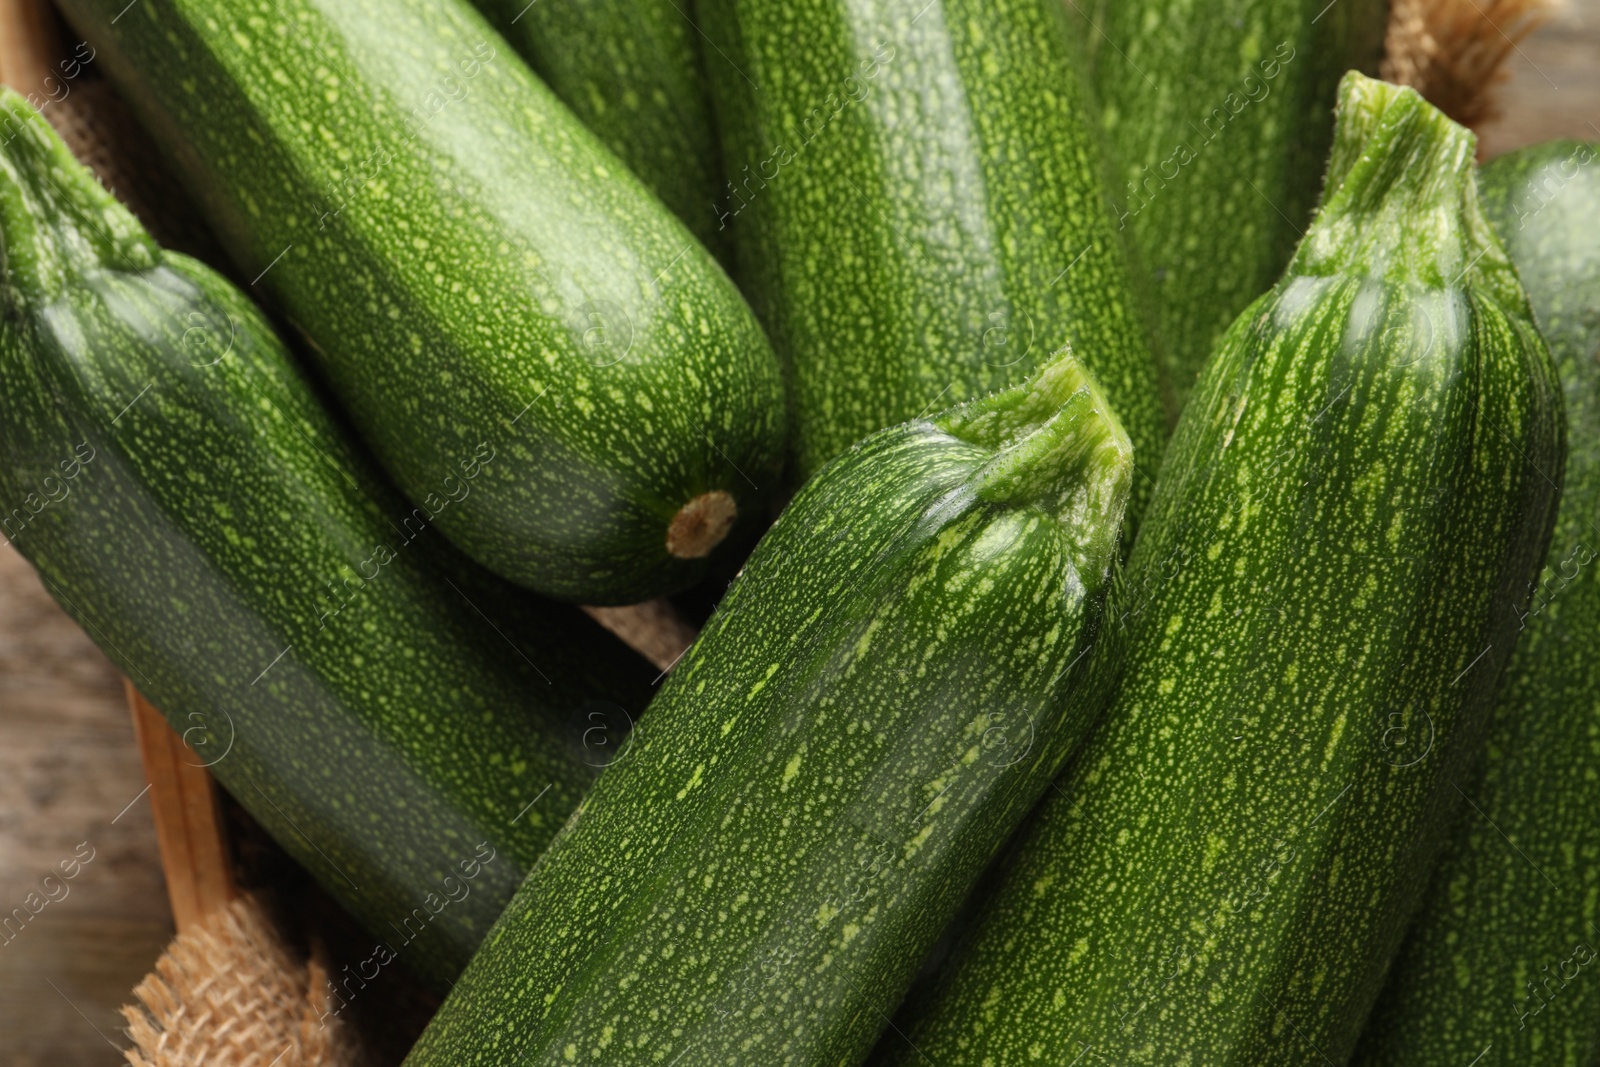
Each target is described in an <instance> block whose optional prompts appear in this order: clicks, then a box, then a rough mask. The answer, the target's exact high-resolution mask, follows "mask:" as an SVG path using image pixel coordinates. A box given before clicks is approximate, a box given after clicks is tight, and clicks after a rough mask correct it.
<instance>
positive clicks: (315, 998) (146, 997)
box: [122, 897, 360, 1067]
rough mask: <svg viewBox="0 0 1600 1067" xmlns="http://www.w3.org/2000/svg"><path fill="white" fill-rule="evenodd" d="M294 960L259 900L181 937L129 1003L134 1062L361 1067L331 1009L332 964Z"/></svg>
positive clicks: (245, 901) (246, 901) (146, 1065)
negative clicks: (136, 1003) (134, 1001)
mask: <svg viewBox="0 0 1600 1067" xmlns="http://www.w3.org/2000/svg"><path fill="white" fill-rule="evenodd" d="M319 956H320V953H317V952H313V954H312V958H311V959H310V960H309V961H301V960H298V959H296V958H295V956H294V955H293V953H291V951H290V950H289V948H288V947H287V946H286V945H285V944H284V942H283V938H282V937H281V936H280V935H279V933H278V931H277V929H276V928H275V927H274V926H273V923H272V920H271V919H270V918H269V917H268V915H267V914H266V912H265V911H264V910H263V909H262V907H261V905H260V904H259V903H257V902H256V901H255V900H254V899H253V898H250V897H242V898H240V899H239V900H236V901H234V902H233V903H232V904H230V905H229V906H228V908H227V909H226V910H224V911H219V912H217V913H215V914H213V915H210V916H207V918H206V920H205V923H204V925H202V926H201V927H200V928H199V929H196V930H190V931H187V932H185V933H182V934H179V935H178V937H177V938H175V939H174V940H173V942H172V944H171V945H170V946H168V948H167V951H166V952H165V953H164V954H163V955H162V957H161V959H159V960H158V961H156V969H155V973H153V974H150V975H146V976H145V979H144V981H142V982H140V983H139V984H138V986H136V987H135V988H134V991H133V993H134V996H136V997H137V998H138V999H139V1004H140V1006H139V1007H135V1006H133V1005H126V1006H124V1007H123V1009H122V1015H123V1017H124V1018H125V1019H127V1020H128V1036H129V1037H130V1038H132V1039H133V1043H134V1047H133V1048H130V1049H128V1050H127V1051H126V1052H125V1053H124V1055H125V1056H127V1058H128V1062H129V1063H130V1064H132V1065H133V1067H360V1057H359V1056H358V1055H357V1050H356V1048H355V1043H354V1039H353V1036H352V1035H351V1034H350V1033H349V1030H348V1027H343V1026H342V1025H341V1024H340V1023H339V1020H338V1019H337V1018H335V1017H334V1016H333V1015H330V1014H328V1012H329V1010H330V1007H331V1004H330V1000H329V993H328V983H327V973H328V972H327V965H326V962H325V961H324V960H322V959H320V958H319Z"/></svg>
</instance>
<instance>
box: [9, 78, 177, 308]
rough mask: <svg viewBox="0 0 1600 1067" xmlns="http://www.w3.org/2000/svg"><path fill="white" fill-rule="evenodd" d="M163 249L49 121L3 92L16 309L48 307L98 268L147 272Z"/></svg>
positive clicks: (11, 278) (11, 301)
mask: <svg viewBox="0 0 1600 1067" xmlns="http://www.w3.org/2000/svg"><path fill="white" fill-rule="evenodd" d="M159 255H160V250H159V248H158V247H157V245H156V243H155V242H154V241H153V240H152V239H151V238H150V236H149V234H147V233H145V231H144V228H143V227H142V226H140V225H139V223H138V221H137V220H136V219H134V217H133V216H132V215H131V214H129V213H128V211H127V209H126V208H124V207H123V206H122V205H121V204H119V203H117V201H116V200H115V198H113V197H112V196H111V194H110V193H108V192H106V190H105V189H104V188H103V187H102V186H101V185H100V183H99V182H97V181H96V180H95V179H94V176H93V175H92V174H90V173H89V171H88V170H86V169H85V168H84V167H82V166H80V165H79V164H78V162H77V160H75V159H74V158H73V156H72V153H71V152H70V151H69V150H68V149H67V146H66V145H64V144H63V143H62V142H61V139H60V138H59V137H57V136H56V135H55V131H54V130H52V129H51V128H50V124H49V123H48V122H46V121H45V119H44V117H43V116H42V115H40V114H39V113H38V112H37V111H35V110H34V109H33V107H32V106H31V105H29V103H28V102H27V101H26V100H25V99H23V98H22V97H21V96H19V95H17V94H16V93H15V92H12V91H11V90H10V89H3V88H0V256H3V261H4V264H5V269H4V278H3V280H0V287H3V291H4V294H5V299H6V302H7V304H8V306H11V307H19V306H43V305H46V304H48V303H50V302H52V301H54V300H55V299H56V297H58V296H59V295H60V294H61V292H62V291H63V290H64V289H65V288H66V285H67V283H68V281H69V280H70V279H72V278H74V277H76V276H79V275H81V274H84V273H86V272H88V271H91V270H102V269H105V268H108V267H109V268H112V269H122V270H144V269H148V268H149V267H152V266H154V265H155V264H156V262H157V259H158V257H159Z"/></svg>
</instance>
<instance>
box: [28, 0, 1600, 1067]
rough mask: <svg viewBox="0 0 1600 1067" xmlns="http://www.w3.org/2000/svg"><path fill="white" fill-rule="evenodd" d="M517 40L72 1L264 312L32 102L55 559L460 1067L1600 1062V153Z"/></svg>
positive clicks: (1154, 46) (788, 6)
mask: <svg viewBox="0 0 1600 1067" xmlns="http://www.w3.org/2000/svg"><path fill="white" fill-rule="evenodd" d="M482 6H483V8H484V11H483V12H482V13H480V12H478V11H477V10H475V9H473V8H471V7H469V6H467V4H466V3H464V2H463V0H427V2H424V0H231V2H229V3H219V2H217V0H141V2H140V3H138V4H136V5H133V6H131V7H130V6H125V5H124V3H123V0H63V4H62V7H63V9H64V12H65V14H66V15H67V17H68V20H69V21H70V22H71V24H72V25H73V26H74V27H75V28H76V29H77V30H78V32H80V33H81V34H82V35H83V36H84V37H85V38H86V39H87V40H88V41H89V42H90V43H91V44H92V45H93V47H94V48H95V50H96V55H97V57H99V62H101V63H102V64H103V67H104V69H105V72H106V73H107V75H108V76H109V77H111V78H112V79H113V80H114V81H115V82H116V84H117V85H118V87H119V88H120V89H121V91H122V92H123V93H124V95H125V96H126V97H127V98H128V99H129V100H130V102H131V103H132V104H133V105H134V106H135V108H136V110H137V111H138V113H139V115H140V117H141V119H142V121H143V122H144V123H145V125H146V126H147V128H148V130H149V132H150V134H151V136H152V137H154V138H155V139H156V140H157V141H158V142H160V143H161V144H162V145H163V146H164V147H165V149H166V151H167V152H168V154H169V155H170V158H171V159H172V160H173V161H174V163H175V165H176V167H177V169H178V170H179V172H180V173H181V176H182V178H183V179H184V181H185V183H186V185H187V186H188V188H189V190H190V192H191V193H192V195H193V198H194V202H195V204H196V206H197V207H198V209H199V211H200V213H201V214H202V215H203V216H204V218H205V219H206V221H207V222H208V224H209V225H210V227H211V228H212V229H213V230H214V232H215V233H216V234H217V236H218V237H219V238H220V241H221V245H222V246H223V247H224V248H225V249H226V252H227V254H228V256H229V257H230V261H229V262H228V263H217V264H209V265H208V264H202V263H199V262H197V261H195V260H192V259H189V258H187V257H184V256H181V255H178V254H176V253H173V252H170V251H166V250H163V249H162V248H161V247H160V246H159V245H157V244H156V243H155V241H153V240H152V239H151V237H150V236H149V235H148V234H147V233H146V232H145V231H144V229H143V228H142V227H141V226H140V224H139V223H138V222H137V221H136V220H135V219H134V218H133V217H132V216H131V215H129V214H128V212H127V211H126V210H124V209H123V208H122V207H121V206H120V205H118V204H117V203H116V202H115V201H114V200H113V199H112V198H111V197H110V196H109V195H108V194H107V193H106V192H105V191H104V190H103V189H102V188H101V187H100V186H99V185H98V184H97V183H96V182H95V180H94V178H93V177H92V176H90V175H89V174H88V172H86V171H85V170H83V169H82V168H81V167H80V166H79V165H78V164H77V163H76V162H75V161H74V160H73V159H72V158H71V156H70V155H69V154H68V152H67V150H66V149H65V148H64V147H63V146H62V144H61V143H60V141H59V140H57V139H56V138H55V136H54V134H53V133H52V132H51V131H50V129H49V127H48V125H47V124H46V123H45V122H44V121H43V120H42V119H41V118H40V117H39V116H38V115H37V114H35V113H34V112H32V111H31V109H29V107H28V105H27V104H26V103H25V102H23V101H22V100H21V99H20V98H19V97H16V96H15V95H13V94H7V95H5V96H4V97H3V98H0V110H3V114H4V120H5V125H6V138H5V141H4V144H3V145H0V247H3V250H4V258H3V278H0V291H3V294H4V298H5V315H4V317H3V319H0V402H3V404H4V418H3V419H0V492H3V493H4V499H3V500H0V504H3V506H4V509H5V510H4V514H3V518H0V522H3V524H4V532H5V534H6V535H7V537H8V538H9V539H10V540H11V541H12V543H13V544H14V545H15V546H16V547H17V548H18V549H19V550H20V551H22V552H23V553H24V554H25V555H26V556H27V557H28V558H29V559H30V560H31V561H32V562H33V564H34V565H35V566H36V568H37V569H38V571H39V573H40V574H41V576H42V577H43V578H44V580H45V581H46V583H47V584H48V587H49V588H50V589H51V590H52V592H53V593H54V594H55V595H56V597H57V598H58V599H59V600H60V602H61V603H62V605H63V606H64V607H65V608H66V609H67V610H68V611H70V612H71V613H72V614H73V615H74V616H75V617H76V618H77V619H78V620H79V621H80V622H81V623H82V624H83V625H84V626H85V628H86V629H87V630H88V631H89V632H90V634H91V635H93V636H94V637H95V639H96V640H97V641H98V642H99V643H100V645H101V647H102V648H104V649H105V651H106V653H107V654H108V655H109V656H110V657H111V658H112V659H113V660H114V661H115V662H116V663H117V664H118V665H119V666H120V667H121V668H122V669H123V670H124V671H126V672H127V673H128V675H129V676H130V677H131V678H132V679H133V680H134V681H135V683H136V684H138V685H139V686H140V687H141V688H142V689H143V690H145V692H146V693H147V695H148V696H150V697H151V699H152V700H153V701H154V702H155V703H156V704H158V705H159V706H160V707H161V708H162V709H163V711H164V712H165V714H166V715H167V717H168V718H169V719H170V720H171V721H172V723H173V725H174V726H175V728H177V729H179V730H180V731H182V732H183V733H184V735H185V738H186V740H188V741H190V743H191V745H192V746H193V747H194V748H195V749H196V751H198V752H200V753H202V754H204V755H205V757H206V758H207V761H208V762H209V763H210V764H211V765H212V768H213V771H214V773H215V774H216V776H217V777H218V779H219V780H221V781H222V782H223V783H224V784H225V785H226V786H227V787H228V789H229V790H230V791H231V792H232V793H233V794H234V796H235V797H236V798H237V799H238V800H239V801H240V803H242V804H243V805H244V806H245V807H246V808H248V809H249V810H250V811H251V812H252V813H253V814H254V815H255V816H256V817H257V818H258V819H259V820H260V821H261V822H262V823H263V825H265V826H266V827H267V829H268V830H269V831H270V832H272V833H273V834H274V836H275V837H277V839H278V840H279V841H280V842H281V843H282V844H283V845H284V847H285V848H286V849H287V850H288V851H289V852H290V853H291V854H293V855H294V856H295V857H296V858H297V859H298V860H300V862H301V863H303V864H304V865H305V866H306V868H307V869H308V870H309V871H310V872H311V873H312V874H313V876H314V877H316V878H317V880H318V881H319V882H320V883H321V884H322V885H323V886H324V887H325V888H326V889H327V890H328V891H329V892H330V893H331V894H333V895H334V896H335V897H336V898H337V899H338V900H340V901H341V902H342V903H343V904H344V905H345V906H346V907H347V908H348V909H349V911H350V912H351V913H352V914H353V915H354V916H355V917H356V918H357V919H358V920H359V921H360V922H361V923H362V924H363V925H364V926H365V927H366V929H367V931H368V932H369V933H370V935H371V936H372V937H373V938H374V940H375V948H374V953H373V955H372V956H371V957H369V959H371V960H376V961H378V965H379V966H380V967H381V966H384V965H387V964H388V963H389V962H390V961H392V960H398V961H399V962H400V963H401V965H402V966H404V967H406V968H408V969H410V970H412V971H413V972H415V973H416V974H417V975H419V976H420V977H422V978H423V979H425V980H426V981H428V982H430V983H431V984H433V985H434V986H435V987H436V988H438V989H439V990H440V991H441V992H446V991H448V995H447V996H446V997H445V999H444V1001H443V1006H442V1007H441V1009H440V1010H439V1012H438V1014H437V1015H436V1016H435V1018H434V1019H433V1021H432V1023H431V1024H430V1026H429V1027H428V1029H427V1031H426V1032H425V1033H424V1035H423V1037H422V1039H421V1041H420V1042H419V1044H418V1045H417V1047H416V1049H415V1050H414V1052H413V1053H412V1056H411V1059H410V1061H408V1062H410V1063H412V1064H414V1065H415V1067H454V1065H465V1064H480V1065H507V1067H509V1065H524V1064H565V1063H582V1064H618V1065H632V1064H663V1065H675V1067H690V1065H702V1064H703V1065H712V1064H717V1065H729V1064H794V1065H816V1067H823V1065H850V1064H860V1063H868V1062H871V1063H875V1064H884V1065H889V1064H904V1065H907V1067H910V1065H913V1064H934V1065H937V1067H960V1065H973V1067H980V1065H983V1067H989V1065H993V1067H1010V1065H1021V1064H1034V1063H1044V1064H1056V1065H1063V1067H1064V1065H1067V1064H1079V1063H1082V1064H1085V1065H1087V1064H1095V1063H1104V1064H1136V1063H1137V1064H1172V1065H1187V1067H1201V1065H1216V1064H1238V1065H1244V1064H1253V1065H1254V1064H1284V1065H1289V1064H1307V1063H1321V1062H1325V1063H1328V1064H1344V1063H1362V1064H1372V1065H1374V1067H1377V1065H1392V1064H1403V1065H1404V1064H1416V1065H1419V1067H1421V1065H1433V1064H1439V1065H1441V1067H1442V1065H1447V1064H1459V1065H1461V1067H1467V1065H1468V1064H1482V1065H1483V1067H1488V1065H1490V1064H1496V1063H1504V1064H1513V1063H1514V1064H1552V1065H1554V1064H1562V1065H1567V1064H1570V1065H1589V1067H1592V1065H1593V1064H1595V1063H1597V1062H1600V992H1597V990H1600V977H1597V976H1596V975H1591V974H1588V973H1586V971H1585V968H1587V966H1588V964H1589V963H1592V962H1594V961H1595V960H1596V959H1597V958H1600V953H1597V950H1596V949H1595V948H1594V947H1593V944H1594V943H1595V942H1596V941H1600V926H1597V925H1596V923H1597V922H1600V914H1597V912H1600V817H1597V816H1596V814H1595V812H1596V807H1595V806H1594V805H1595V804H1596V803H1600V784H1597V783H1600V673H1597V671H1596V668H1595V667H1594V663H1593V660H1594V657H1593V656H1592V655H1591V649H1593V648H1594V647H1595V635H1596V633H1597V628H1600V592H1597V591H1596V588H1595V585H1594V579H1593V577H1592V574H1591V571H1592V570H1593V569H1594V568H1593V567H1592V566H1591V564H1592V563H1593V562H1594V560H1595V556H1596V548H1594V547H1591V546H1596V545H1600V528H1597V527H1596V526H1595V524H1594V518H1593V516H1592V514H1591V512H1592V511H1593V509H1594V508H1595V507H1597V506H1600V496H1597V495H1596V494H1597V492H1600V483H1597V484H1596V485H1591V483H1592V482H1595V480H1596V473H1595V471H1594V470H1591V466H1592V461H1594V460H1596V459H1597V458H1600V424H1597V422H1596V413H1597V412H1600V401H1597V400H1596V396H1595V390H1596V389H1597V388H1600V376H1597V374H1600V372H1597V371H1596V369H1595V367H1596V362H1595V361H1596V359H1597V358H1600V229H1597V227H1596V223H1597V221H1600V180H1597V179H1596V178H1595V172H1594V171H1593V170H1591V169H1588V168H1589V164H1590V163H1592V162H1593V161H1594V158H1595V150H1594V149H1593V148H1592V147H1591V146H1588V145H1584V144H1578V143H1560V144H1553V145H1549V146H1544V147H1542V148H1539V149H1534V150H1529V151H1527V152H1524V153H1519V154H1517V155H1515V156H1513V157H1509V158H1506V159H1504V160H1500V161H1496V162H1495V163H1494V164H1492V165H1490V166H1489V167H1487V168H1485V169H1484V170H1483V172H1482V173H1481V174H1480V173H1479V172H1478V170H1477V168H1476V166H1475V164H1474V158H1473V157H1474V150H1475V141H1474V139H1473V137H1472V135H1471V134H1470V133H1469V132H1468V131H1466V130H1465V129H1463V128H1461V127H1460V126H1458V125H1456V124H1455V123H1453V122H1452V121H1450V119H1448V118H1447V117H1445V116H1444V115H1443V114H1441V113H1440V112H1438V111H1437V110H1435V109H1434V108H1433V107H1432V106H1430V105H1429V104H1428V103H1426V102H1425V101H1424V100H1423V99H1422V98H1421V97H1420V96H1418V95H1417V94H1416V93H1415V92H1413V91H1412V90H1409V89H1402V88H1399V87H1396V86H1392V85H1388V84H1384V83H1381V82H1377V81H1373V80H1371V79H1369V78H1367V77H1366V76H1364V75H1363V74H1361V73H1358V70H1359V69H1370V68H1371V67H1372V66H1374V65H1375V63H1376V59H1377V56H1376V54H1375V48H1376V45H1375V42H1376V41H1378V40H1380V39H1381V29H1382V27H1381V23H1382V19H1383V15H1384V12H1383V10H1382V5H1381V4H1378V3H1376V2H1367V0H1347V2H1346V3H1345V4H1343V5H1340V6H1338V7H1334V6H1333V5H1328V6H1326V7H1324V6H1323V4H1321V3H1305V2H1302V0H1248V2H1246V0H1240V2H1237V3H1234V2H1229V3H1223V4H1217V5H1210V6H1207V5H1196V4H1170V3H1163V2H1158V0H1117V2H1114V3H1112V4H1110V5H1108V7H1107V10H1106V12H1104V13H1103V18H1102V13H1100V12H1098V11H1097V12H1092V13H1091V12H1085V11H1082V10H1079V9H1078V8H1077V7H1075V6H1073V5H1067V6H1062V5H1061V4H1060V3H1059V2H1058V0H983V2H979V0H867V2H863V3H856V4H850V5H838V4H831V3H823V2H817V0H797V2H789V3H783V4H778V3H773V2H771V0H701V3H700V4H699V6H698V8H697V9H695V10H694V11H690V10H688V8H687V6H685V5H681V4H679V3H675V2H673V0H666V2H665V3H664V4H663V3H657V2H656V0H635V2H634V3H631V4H621V3H614V2H609V0H588V2H585V3H566V4H562V3H555V2H553V0H547V2H546V3H543V4H529V5H526V6H523V5H522V4H521V3H520V2H509V3H502V2H500V0H482ZM1319 9H1320V10H1319ZM1091 15H1092V16H1093V17H1091ZM502 35H503V36H502ZM1350 68H1357V69H1356V70H1352V69H1350ZM1346 71H1348V73H1345V72H1346ZM535 72H537V73H535ZM1341 76H1342V77H1341ZM1313 204H1316V208H1315V211H1313ZM1525 286H1526V289H1525V288H1524V287H1525ZM257 300H259V301H260V304H261V306H260V307H258V306H257V304H256V301H257ZM263 309H264V310H263ZM1169 428H1171V440H1170V442H1169V441H1168V440H1167V438H1168V430H1169ZM780 505H784V506H781V509H780ZM774 517H775V521H773V520H774ZM763 530H764V533H763ZM1552 532H1553V533H1554V535H1553V537H1552ZM758 535H759V538H760V539H759V543H758V544H756V545H755V548H754V550H753V552H750V554H749V557H748V559H747V560H744V561H743V566H742V568H740V569H739V570H738V576H737V577H736V578H735V579H734V580H733V582H732V583H731V584H730V585H729V587H728V589H727V592H726V594H725V595H724V596H722V598H721V601H720V603H719V604H718V605H717V607H716V610H715V612H714V614H712V616H711V617H710V619H709V621H708V622H707V624H706V626H705V628H704V630H703V631H702V633H701V635H700V637H699V639H698V640H697V641H696V642H695V643H694V645H693V646H692V647H691V648H690V649H689V651H688V652H687V654H686V655H684V657H683V658H682V659H681V661H679V662H678V663H677V664H676V665H675V666H674V667H673V668H672V669H671V671H670V673H668V674H666V675H665V676H664V680H663V678H662V677H658V676H655V675H654V673H653V671H652V670H651V669H650V668H648V667H647V666H646V665H645V664H644V663H643V662H642V661H641V660H640V659H639V658H638V657H637V656H636V655H634V653H632V652H631V651H630V650H629V649H627V648H626V647H624V646H623V645H621V644H620V643H619V642H618V641H616V640H615V639H614V638H613V637H612V636H611V635H610V634H609V633H607V632H605V631H604V630H602V629H600V628H599V627H598V626H597V625H595V624H594V623H592V622H591V621H590V620H589V619H588V617H586V616H585V615H584V614H583V613H581V612H580V611H579V610H578V609H577V608H576V607H574V606H573V605H575V604H589V605H618V604H628V603H632V602H636V601H640V600H643V599H646V598H651V597H659V596H663V595H676V594H679V593H683V592H685V591H686V590H690V589H691V587H694V586H696V584H697V583H700V584H702V585H704V584H705V583H707V582H712V583H715V582H716V581H717V580H718V577H719V576H721V577H722V578H724V579H725V578H726V576H727V575H728V574H730V573H732V572H733V570H734V569H735V568H738V567H739V564H740V555H741V553H742V552H743V551H746V550H748V549H749V546H750V544H751V543H752V542H753V541H754V540H755V539H756V537H757V536H758ZM1508 664H1510V668H1509V670H1507V665H1508ZM1502 674H1504V675H1505V678H1504V680H1503V681H1502V679H1501V676H1502ZM634 723H637V727H634V725H633V724H634ZM630 731H631V732H630ZM1473 1057H1477V1058H1476V1059H1474V1058H1473Z"/></svg>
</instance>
